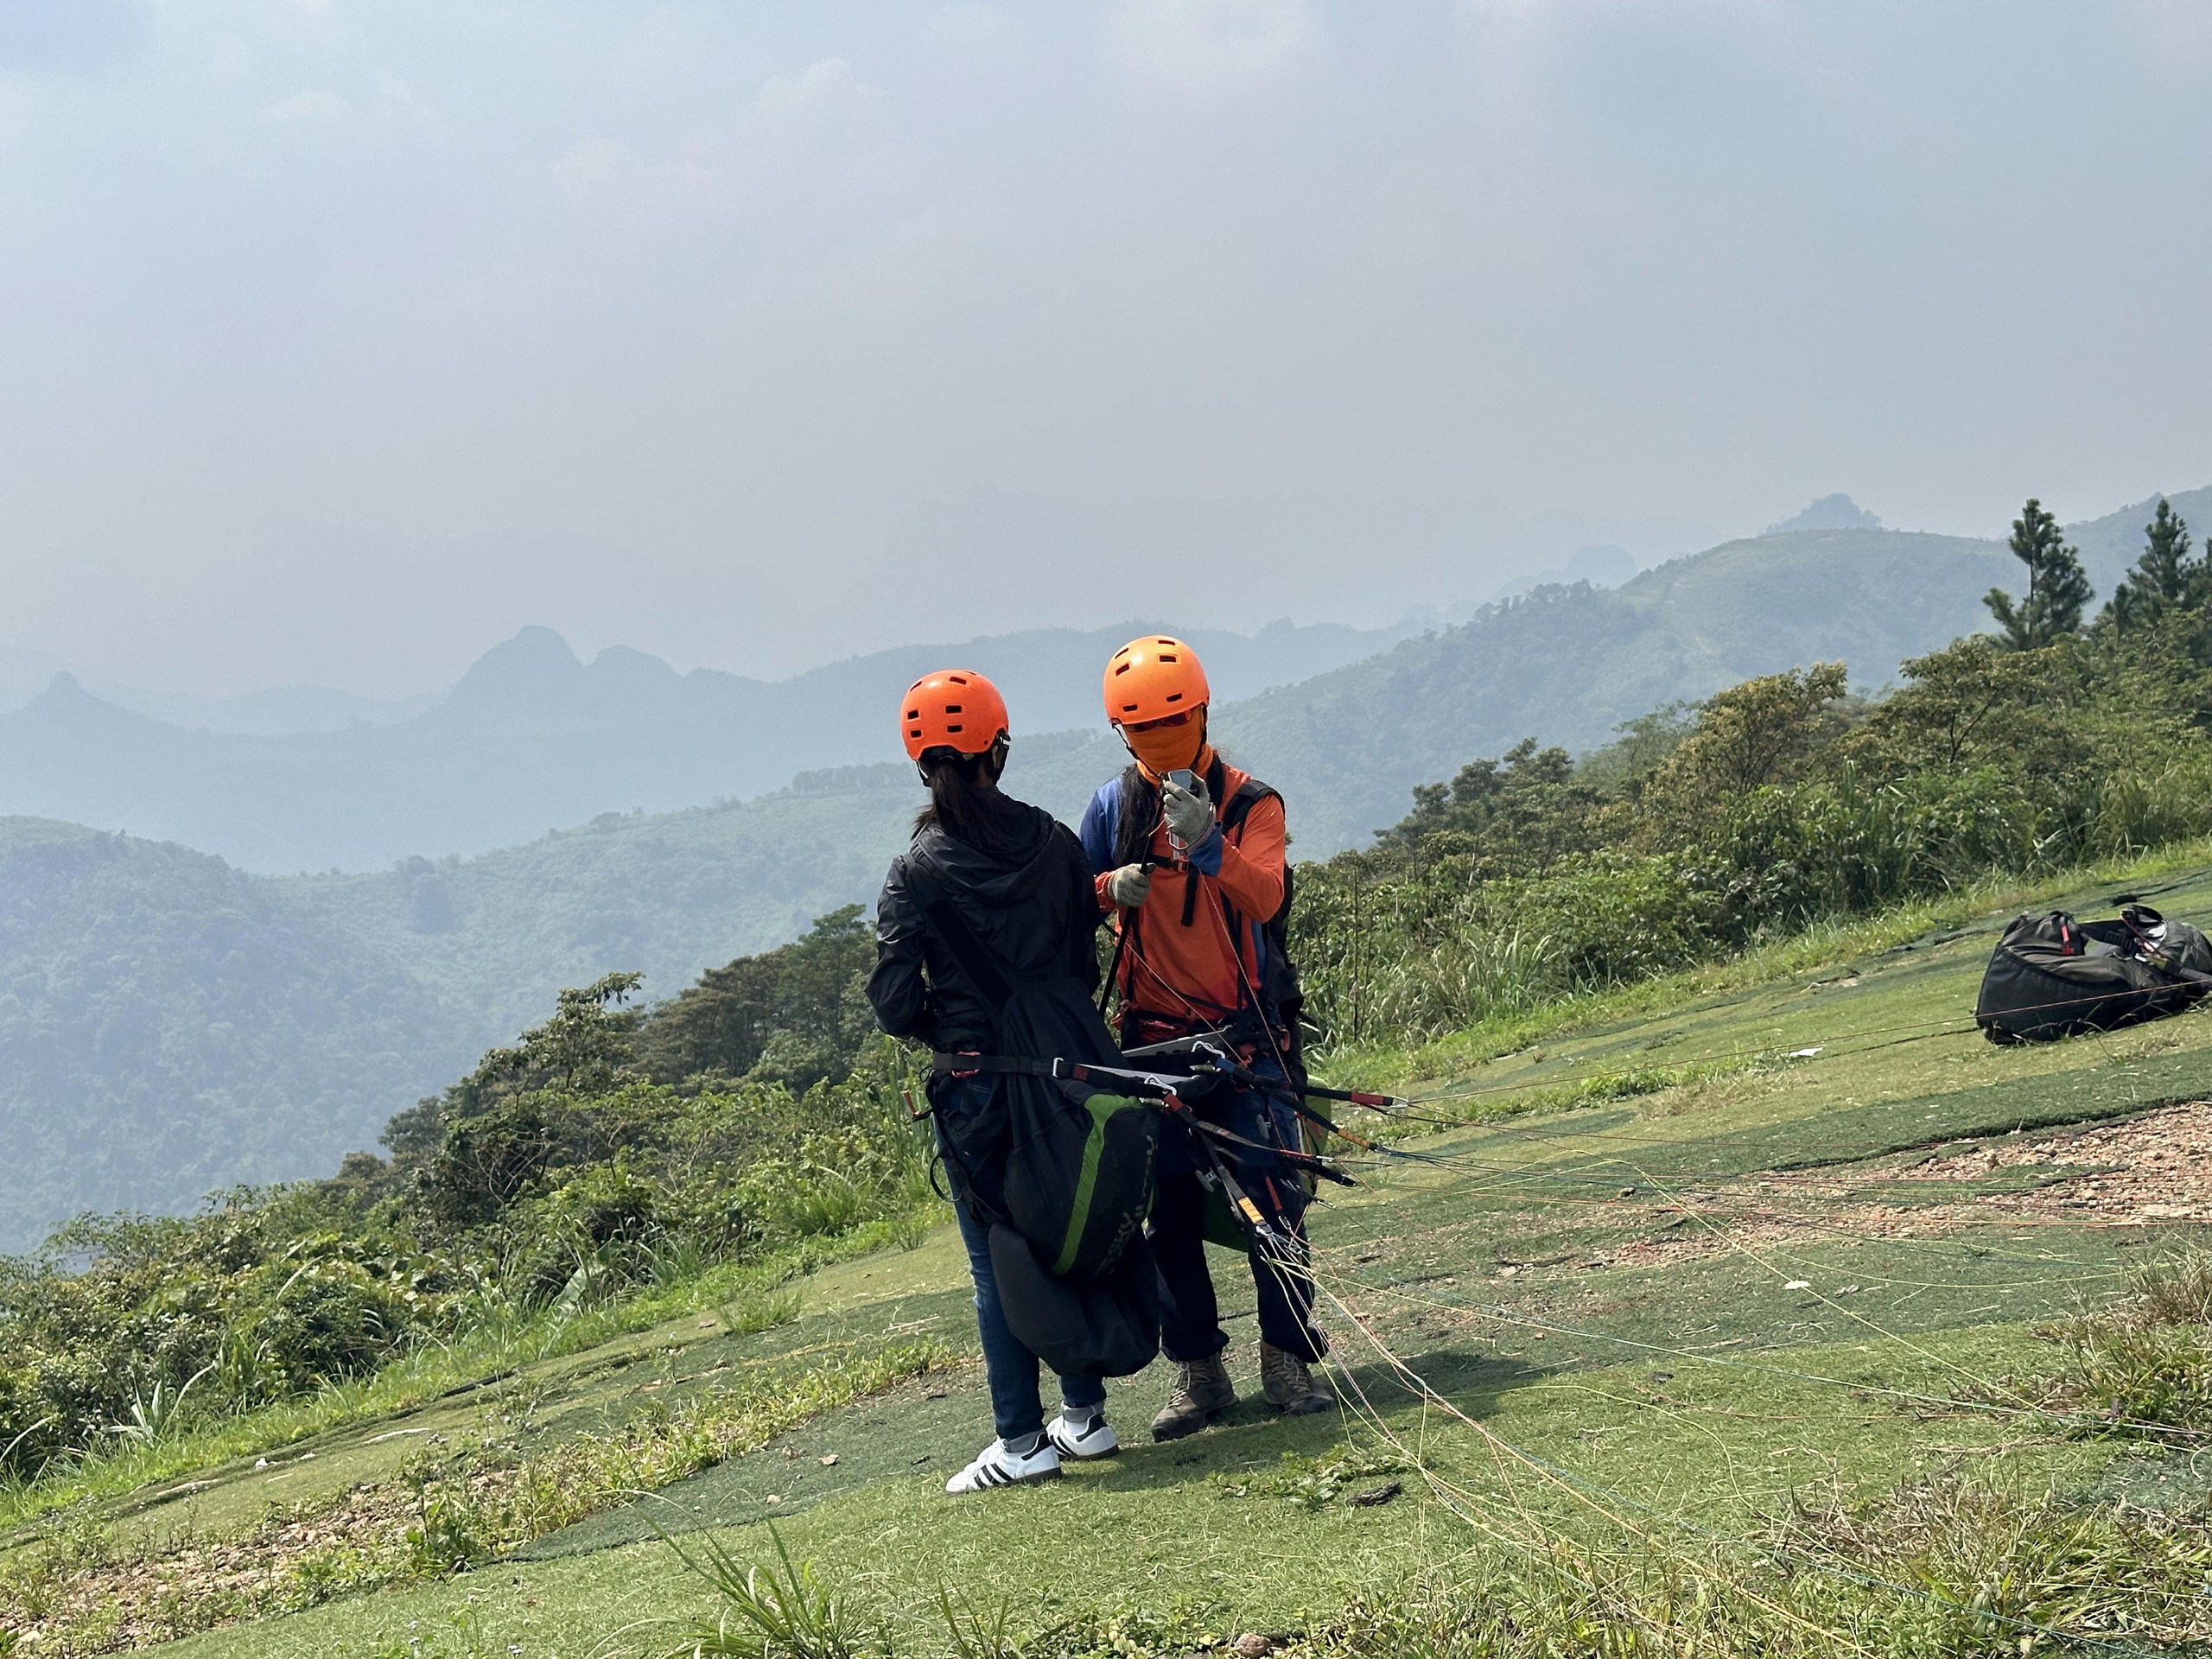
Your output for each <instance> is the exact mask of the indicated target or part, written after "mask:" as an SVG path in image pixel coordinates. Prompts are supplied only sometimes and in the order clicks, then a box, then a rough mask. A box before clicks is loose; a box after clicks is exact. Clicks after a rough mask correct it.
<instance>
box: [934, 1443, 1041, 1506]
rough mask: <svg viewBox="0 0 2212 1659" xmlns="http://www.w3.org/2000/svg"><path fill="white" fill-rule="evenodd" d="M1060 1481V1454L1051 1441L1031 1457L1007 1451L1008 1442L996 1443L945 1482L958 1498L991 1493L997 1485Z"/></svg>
mask: <svg viewBox="0 0 2212 1659" xmlns="http://www.w3.org/2000/svg"><path fill="white" fill-rule="evenodd" d="M1058 1478H1060V1452H1059V1448H1058V1446H1054V1445H1053V1444H1052V1441H1051V1440H1039V1442H1038V1443H1037V1449H1036V1450H1035V1451H1034V1452H1030V1453H1028V1454H1027V1456H1024V1455H1023V1454H1021V1453H1020V1452H1009V1451H1007V1449H1006V1442H1005V1441H1004V1440H993V1441H992V1442H991V1443H990V1444H989V1445H988V1446H985V1447H984V1448H983V1452H982V1456H981V1457H979V1458H977V1459H976V1461H975V1462H973V1463H971V1464H969V1465H968V1466H967V1467H966V1468H965V1469H963V1470H962V1471H960V1472H959V1473H958V1474H957V1475H955V1476H954V1477H953V1478H951V1479H950V1480H948V1481H946V1482H945V1483H944V1490H945V1491H948V1492H950V1493H953V1494H955V1495H956V1496H957V1494H959V1493H962V1492H982V1491H989V1490H990V1489H991V1488H992V1487H994V1486H1019V1485H1021V1484H1024V1483H1025V1482H1027V1481H1033V1480H1058Z"/></svg>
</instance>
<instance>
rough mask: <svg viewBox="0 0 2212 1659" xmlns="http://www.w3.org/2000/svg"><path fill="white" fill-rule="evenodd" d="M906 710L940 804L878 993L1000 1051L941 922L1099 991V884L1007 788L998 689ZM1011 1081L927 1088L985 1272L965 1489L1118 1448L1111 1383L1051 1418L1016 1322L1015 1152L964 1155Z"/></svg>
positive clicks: (932, 696)
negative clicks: (1008, 1179)
mask: <svg viewBox="0 0 2212 1659" xmlns="http://www.w3.org/2000/svg"><path fill="white" fill-rule="evenodd" d="M899 736H900V738H901V740H902V741H904V743H905V745H906V756H907V759H909V760H912V761H913V763H914V765H915V767H916V769H917V770H918V772H920V773H921V778H922V781H923V782H924V783H925V784H926V785H929V791H930V801H929V804H928V805H927V806H925V807H924V808H923V809H922V810H921V813H920V816H919V817H917V818H916V819H915V821H914V838H913V842H912V845H911V846H909V847H908V848H907V849H906V851H905V852H904V853H902V854H900V855H899V856H898V857H897V858H896V859H894V860H893V861H892V864H891V871H890V874H888V875H887V876H886V877H885V878H884V882H883V893H882V896H881V897H880V899H877V901H876V909H875V918H876V919H875V934H876V963H875V970H874V973H872V974H871V975H870V976H868V1001H869V1002H870V1004H871V1005H872V1006H873V1007H874V1009H875V1018H876V1023H877V1024H878V1025H880V1027H882V1028H883V1029H884V1030H885V1031H887V1032H888V1033H891V1035H893V1036H894V1037H912V1038H917V1039H920V1040H921V1041H924V1042H926V1043H928V1044H929V1045H930V1046H931V1047H932V1048H934V1049H937V1050H938V1051H939V1052H955V1053H957V1052H969V1053H985V1052H989V1051H991V1050H992V1049H994V1048H995V1047H996V1046H997V1037H998V1029H999V1006H998V1004H997V1003H996V1002H995V1001H994V1000H993V999H992V997H991V995H989V994H988V991H987V989H986V988H984V987H983V986H982V985H979V984H978V983H977V982H976V980H975V979H974V977H973V976H971V975H970V974H969V971H968V967H967V964H966V963H964V962H963V958H962V956H961V954H960V952H959V950H957V948H955V946H954V944H952V943H951V942H949V941H948V940H947V939H946V938H944V936H943V934H942V931H941V929H940V928H939V927H938V926H933V925H932V923H931V918H932V917H933V916H935V915H938V913H939V912H940V911H941V910H944V911H950V912H952V913H953V914H954V915H956V916H957V918H958V920H959V922H960V924H961V925H962V926H963V929H964V930H965V931H966V933H967V935H968V937H969V938H972V939H973V940H975V941H976V944H977V945H978V946H979V947H980V948H981V949H982V950H987V951H988V953H989V956H990V958H991V960H992V961H994V962H995V963H999V964H1001V965H1002V967H1003V970H1004V971H1005V973H1006V974H1007V976H1008V977H1009V978H1011V979H1014V980H1015V981H1017V982H1020V981H1027V980H1045V979H1052V978H1057V977H1060V976H1065V977H1068V978H1071V979H1073V980H1075V981H1077V982H1078V983H1079V984H1080V985H1081V986H1083V987H1085V988H1090V987H1095V986H1096V984H1097V982H1098V955H1097V950H1096V945H1095V944H1094V941H1095V940H1096V938H1097V933H1098V923H1099V916H1098V907H1097V904H1096V890H1095V888H1094V887H1093V885H1092V883H1091V880H1090V873H1089V871H1088V869H1087V868H1086V867H1085V864H1084V855H1083V849H1082V848H1081V847H1080V846H1078V845H1077V842H1076V840H1075V837H1074V836H1071V835H1070V834H1069V833H1068V829H1067V826H1066V825H1065V824H1063V823H1060V822H1059V821H1058V819H1056V818H1054V817H1052V815H1051V814H1050V813H1048V812H1046V811H1043V810H1040V809H1039V808H1037V807H1033V806H1030V805H1028V804H1026V803H1024V802H1021V801H1017V800H1015V799H1014V798H1013V797H1011V796H1009V795H1007V794H1006V793H1004V792H1003V791H1001V790H1000V788H999V786H998V785H999V778H1000V775H1001V773H1002V772H1004V771H1005V770H1006V759H1007V750H1008V748H1009V747H1011V745H1012V742H1013V739H1012V737H1011V735H1010V734H1009V732H1008V728H1007V711H1006V699H1005V698H1004V697H1003V696H1001V695H1000V694H999V690H998V688H997V687H996V686H995V685H993V684H992V683H990V681H989V680H988V679H986V678H984V677H983V676H982V675H981V674H977V673H975V672H974V671H970V670H966V669H952V670H948V671H944V672H943V673H938V674H927V675H924V676H923V677H921V678H920V679H918V680H917V681H915V682H914V683H913V684H912V686H911V687H909V688H908V689H907V692H906V696H904V697H903V698H901V699H900V701H899ZM1003 1081H1004V1080H1003V1078H1002V1077H999V1076H997V1075H995V1074H993V1073H991V1072H988V1071H975V1072H968V1073H965V1074H961V1075H954V1074H950V1073H945V1072H939V1073H937V1074H935V1075H933V1076H932V1077H931V1079H930V1085H929V1096H930V1105H931V1116H932V1117H933V1118H934V1121H935V1123H936V1128H937V1134H938V1147H939V1150H940V1151H941V1152H942V1154H943V1155H944V1162H945V1168H946V1171H947V1173H948V1174H949V1175H950V1178H951V1182H952V1188H953V1213H954V1216H955V1217H956V1218H957V1220H958V1222H959V1224H960V1236H961V1239H962V1241H963V1243H965V1244H966V1245H967V1247H968V1263H969V1274H970V1276H971V1277H972V1278H973V1279H974V1281H975V1285H976V1327H977V1330H978V1332H979V1333H980V1335H981V1337H982V1347H983V1373H984V1376H985V1379H986V1381H987V1382H988V1384H989V1389H990V1396H991V1410H992V1415H993V1417H994V1418H995V1424H996V1427H997V1430H998V1438H997V1439H996V1440H993V1441H992V1442H991V1444H990V1445H989V1446H986V1447H985V1448H984V1449H983V1452H982V1455H981V1456H979V1457H978V1458H976V1460H975V1461H974V1462H972V1463H970V1464H969V1465H968V1466H967V1467H966V1468H964V1469H963V1470H961V1471H960V1472H959V1473H957V1474H956V1475H955V1476H953V1477H952V1478H951V1479H950V1480H949V1481H948V1482H946V1483H945V1491H948V1492H951V1493H955V1494H959V1493H965V1492H978V1491H988V1490H989V1489H991V1488H993V1487H998V1486H1012V1485H1018V1484H1025V1483H1027V1482H1030V1481H1036V1480H1044V1479H1049V1478H1052V1477H1054V1476H1057V1475H1058V1473H1059V1472H1060V1461H1061V1459H1063V1458H1076V1459H1088V1458H1098V1457H1104V1456H1106V1455H1107V1454H1109V1452H1113V1451H1114V1450H1115V1449H1116V1440H1115V1435H1114V1431H1113V1429H1112V1427H1110V1426H1109V1424H1108V1423H1107V1421H1106V1385H1105V1383H1104V1382H1103V1379H1101V1378H1099V1377H1096V1376H1063V1377H1061V1378H1060V1401H1061V1404H1060V1411H1059V1414H1058V1416H1056V1417H1055V1418H1053V1420H1052V1422H1051V1423H1049V1424H1047V1423H1046V1421H1044V1408H1043V1404H1042V1402H1041V1400H1040V1399H1039V1394H1038V1389H1037V1380H1038V1362H1037V1359H1036V1357H1035V1356H1034V1355H1033V1354H1032V1353H1031V1352H1030V1351H1029V1350H1028V1349H1027V1348H1025V1347H1023V1346H1022V1345H1021V1343H1020V1340H1019V1339H1018V1338H1016V1337H1015V1336H1014V1332H1013V1331H1012V1330H1011V1329H1010V1328H1009V1327H1008V1326H1007V1318H1006V1309H1005V1305H1004V1303H1003V1302H1002V1301H1001V1298H1000V1293H999V1287H998V1279H997V1275H996V1274H995V1271H994V1269H993V1268H992V1265H991V1250H990V1226H989V1217H990V1214H991V1212H992V1211H995V1209H996V1208H997V1207H998V1206H999V1205H1000V1202H1001V1198H1002V1196H1003V1186H1004V1179H1005V1169H1004V1154H1003V1150H1002V1149H1001V1152H1000V1153H999V1154H998V1156H997V1158H996V1160H995V1162H994V1161H993V1160H991V1159H989V1158H988V1157H986V1158H984V1159H983V1160H982V1161H981V1162H979V1161H978V1160H976V1158H975V1157H973V1156H971V1155H969V1154H964V1153H963V1151H962V1147H970V1148H971V1150H972V1148H973V1147H974V1144H975V1142H976V1139H977V1136H976V1135H975V1134H974V1133H972V1132H971V1131H972V1130H973V1128H974V1126H975V1125H976V1124H977V1123H978V1122H981V1121H982V1120H984V1119H985V1118H986V1116H987V1115H988V1113H989V1111H990V1109H991V1108H992V1106H993V1103H994V1100H995V1091H996V1090H998V1089H999V1087H1000V1086H1001V1084H1002V1082H1003ZM984 1138H985V1139H988V1137H984Z"/></svg>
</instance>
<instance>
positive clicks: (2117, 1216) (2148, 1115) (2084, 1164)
mask: <svg viewBox="0 0 2212 1659" xmlns="http://www.w3.org/2000/svg"><path fill="white" fill-rule="evenodd" d="M2037 1166H2044V1167H2050V1166H2056V1168H2059V1169H2070V1168H2073V1167H2075V1166H2078V1167H2079V1168H2080V1171H2081V1173H2078V1174H2071V1173H2069V1174H2063V1175H2060V1176H2057V1177H2056V1178H2055V1179H2051V1180H2050V1181H2047V1182H2046V1183H2044V1185H2040V1186H2038V1187H2037V1188H2035V1189H2033V1190H2032V1191H2030V1192H2021V1193H2005V1194H1997V1195H1987V1196H1985V1197H1984V1198H1981V1199H1980V1200H1978V1201H1977V1203H1978V1205H1984V1206H1991V1207H1996V1208H2000V1209H2005V1210H2007V1211H2011V1212H2012V1213H2016V1214H2028V1215H2036V1216H2045V1217H2059V1218H2063V1219H2066V1220H2079V1219H2082V1218H2084V1217H2089V1218H2094V1219H2096V1220H2099V1221H2107V1222H2119V1223H2122V1224H2126V1223H2138V1224H2139V1223H2145V1222H2159V1221H2212V1101H2201V1100H2200V1101H2192V1102H2190V1103H2188V1104H2186V1105H2182V1106H2169V1107H2166V1108H2164V1109H2161V1110H2159V1111H2155V1112H2145V1113H2144V1114H2143V1116H2140V1117H2131V1118H2124V1119H2121V1120H2120V1121H2119V1122H2108V1123H2096V1124H2090V1125H2088V1126H2085V1127H2083V1128H2078V1129H2068V1130H2058V1131H2054V1132H2052V1133H2049V1134H2044V1135H2018V1136H2012V1135H2007V1136H2006V1137H2005V1139H2004V1140H2002V1141H1980V1142H1978V1143H1975V1144H1973V1145H1970V1146H1967V1147H1960V1148H1958V1149H1956V1150H1952V1149H1948V1148H1939V1149H1938V1152H1937V1154H1936V1156H1935V1157H1933V1158H1930V1159H1929V1160H1928V1161H1927V1162H1925V1163H1923V1164H1921V1165H1920V1166H1918V1167H1916V1168H1913V1169H1907V1170H1900V1171H1899V1172H1898V1173H1897V1177H1896V1179H1900V1180H1908V1181H1973V1180H1978V1179H1984V1178H1986V1177H1987V1176H1990V1175H1993V1174H1994V1173H1997V1172H1999V1171H2000V1170H2005V1169H2017V1168H2032V1167H2037Z"/></svg>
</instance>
